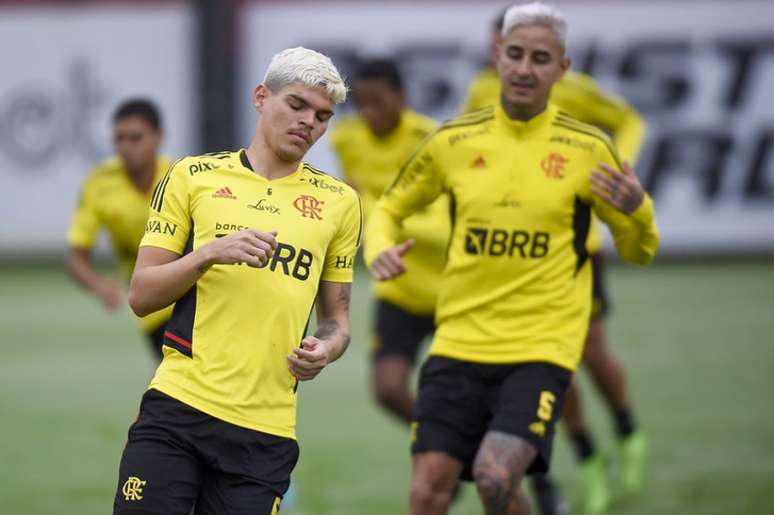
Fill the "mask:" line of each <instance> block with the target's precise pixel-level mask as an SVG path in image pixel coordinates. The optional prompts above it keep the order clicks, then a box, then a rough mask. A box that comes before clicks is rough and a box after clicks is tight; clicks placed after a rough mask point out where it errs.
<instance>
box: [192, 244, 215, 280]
mask: <svg viewBox="0 0 774 515" xmlns="http://www.w3.org/2000/svg"><path fill="white" fill-rule="evenodd" d="M192 256H193V258H194V267H195V268H196V270H197V271H198V272H199V273H202V274H203V273H204V272H206V271H207V270H209V269H210V267H211V266H212V265H214V264H215V263H216V261H217V253H216V252H215V250H214V249H213V248H212V245H211V244H208V245H205V246H203V247H201V248H200V249H197V250H195V251H194V252H193V253H192Z"/></svg>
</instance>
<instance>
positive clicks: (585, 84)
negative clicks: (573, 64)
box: [557, 70, 601, 91]
mask: <svg viewBox="0 0 774 515" xmlns="http://www.w3.org/2000/svg"><path fill="white" fill-rule="evenodd" d="M557 85H562V86H567V87H570V88H575V89H580V90H586V91H599V90H600V89H601V86H600V85H599V83H598V82H597V81H595V80H594V79H593V78H592V77H591V75H587V74H585V73H583V72H578V71H574V70H569V71H568V72H567V73H565V74H564V77H562V79H561V80H560V81H559V82H558V83H557Z"/></svg>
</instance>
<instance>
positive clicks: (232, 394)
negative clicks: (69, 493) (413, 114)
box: [114, 48, 362, 515]
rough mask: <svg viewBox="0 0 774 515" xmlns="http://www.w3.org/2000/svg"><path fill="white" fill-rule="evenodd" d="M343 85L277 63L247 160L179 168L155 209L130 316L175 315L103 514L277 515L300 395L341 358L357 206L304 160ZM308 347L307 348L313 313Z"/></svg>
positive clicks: (290, 57) (225, 156)
mask: <svg viewBox="0 0 774 515" xmlns="http://www.w3.org/2000/svg"><path fill="white" fill-rule="evenodd" d="M346 92H347V90H346V86H345V85H344V82H343V81H342V79H341V76H340V75H339V72H338V70H337V69H336V67H335V66H334V65H333V63H332V62H331V60H330V59H329V58H328V57H326V56H324V55H322V54H319V53H317V52H314V51H312V50H308V49H305V48H293V49H288V50H284V51H282V52H280V53H278V54H277V55H275V56H274V58H273V59H272V61H271V63H270V64H269V67H268V70H267V72H266V76H265V78H264V81H263V83H261V84H259V85H258V86H257V87H256V89H255V91H254V93H253V103H254V105H255V108H256V110H257V111H258V113H259V117H258V122H257V126H256V131H255V135H254V137H253V139H252V141H251V143H250V145H249V146H248V147H247V149H243V150H238V151H235V152H228V151H227V152H216V153H212V154H205V155H202V156H196V157H186V158H183V159H181V160H179V161H177V162H176V163H175V164H174V165H173V166H172V167H171V168H170V171H169V172H167V174H166V175H165V176H164V178H163V179H162V181H161V182H160V183H159V185H158V187H157V188H156V190H155V192H154V195H153V198H152V199H151V204H150V212H149V217H148V224H147V228H146V231H145V236H144V238H143V240H142V243H141V246H140V250H139V253H138V256H137V265H136V267H135V270H134V274H133V276H132V282H131V285H130V290H129V303H130V304H131V306H132V309H134V311H135V312H136V313H138V314H145V313H149V312H152V311H155V310H158V309H161V308H163V307H166V306H168V305H170V304H172V303H173V302H175V310H174V313H173V314H172V319H171V320H170V321H169V323H168V325H167V329H166V331H165V333H164V359H163V361H162V362H161V365H160V366H159V368H158V370H157V371H156V375H155V376H154V378H153V379H152V380H151V384H150V387H149V389H148V391H147V392H146V393H145V395H144V396H143V400H142V404H141V406H140V414H139V417H138V419H137V422H135V423H134V424H133V425H132V426H131V428H130V429H129V440H128V443H127V445H126V448H125V449H124V452H123V456H122V458H121V465H120V470H119V479H118V488H117V491H116V497H115V503H114V513H116V514H128V513H132V514H140V513H141V514H156V513H164V514H165V515H188V514H189V512H191V509H192V507H194V505H195V508H194V511H193V513H194V514H195V515H216V514H218V515H220V514H224V513H229V514H232V515H248V514H249V515H270V514H271V515H274V514H276V513H277V512H278V511H279V505H280V499H281V498H282V496H283V495H284V494H285V492H286V490H287V488H288V485H289V482H290V473H291V471H292V470H293V468H294V466H295V464H296V461H297V459H298V445H297V443H296V434H295V426H296V390H297V387H298V382H299V381H309V380H312V379H314V378H315V377H316V376H317V374H319V373H320V371H322V369H323V368H324V367H326V366H327V365H328V364H329V363H331V362H333V361H335V360H336V359H338V358H339V356H341V355H342V354H343V353H344V350H345V349H346V347H347V345H348V344H349V338H350V336H349V335H350V328H349V301H350V292H351V282H352V264H353V261H354V259H355V254H356V252H357V248H358V245H359V243H360V238H361V234H362V209H361V206H360V200H359V198H358V195H357V193H356V192H355V191H354V190H352V188H350V187H349V186H347V185H346V184H344V183H343V182H339V181H338V180H336V179H334V178H333V177H331V176H329V175H326V174H324V173H323V172H321V171H319V170H317V169H316V168H314V167H312V166H309V165H307V164H305V163H304V162H303V161H302V159H303V157H304V155H305V154H306V153H307V151H308V150H309V148H310V147H311V146H312V145H313V144H314V143H315V141H317V139H318V138H319V137H320V136H322V134H323V133H324V132H325V130H326V128H327V126H328V121H329V120H330V118H331V116H333V113H334V108H335V105H336V104H338V103H341V102H343V101H344V100H345V98H346ZM315 302H316V311H317V318H318V325H317V330H316V332H315V334H314V336H305V334H306V329H307V326H308V322H309V317H310V314H311V310H312V307H313V306H314V305H315Z"/></svg>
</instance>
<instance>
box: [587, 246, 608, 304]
mask: <svg viewBox="0 0 774 515" xmlns="http://www.w3.org/2000/svg"><path fill="white" fill-rule="evenodd" d="M606 274H607V267H606V266H605V256H604V255H603V254H602V253H601V252H598V253H596V254H592V256H591V275H592V278H593V279H592V286H591V295H592V304H591V317H592V318H594V317H603V318H604V317H605V316H607V313H608V312H609V311H610V300H609V297H608V295H607V277H606Z"/></svg>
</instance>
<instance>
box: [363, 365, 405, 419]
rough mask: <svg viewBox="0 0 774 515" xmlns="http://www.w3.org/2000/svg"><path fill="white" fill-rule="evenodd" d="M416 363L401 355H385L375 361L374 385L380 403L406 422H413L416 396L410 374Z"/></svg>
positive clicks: (373, 370) (373, 371)
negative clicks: (412, 388)
mask: <svg viewBox="0 0 774 515" xmlns="http://www.w3.org/2000/svg"><path fill="white" fill-rule="evenodd" d="M413 368H414V365H413V364H412V363H411V361H409V360H407V359H405V358H403V357H400V356H385V357H382V358H379V359H377V360H376V362H375V363H374V366H373V369H372V385H373V391H374V395H375V396H376V399H377V401H379V404H380V405H381V406H382V407H383V408H384V409H386V410H387V411H388V412H389V413H391V414H393V415H395V416H396V417H398V418H399V419H400V420H402V421H403V422H405V423H406V424H408V423H410V422H411V413H412V408H413V406H414V397H413V395H412V394H411V391H410V390H409V376H410V375H411V370H412V369H413Z"/></svg>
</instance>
